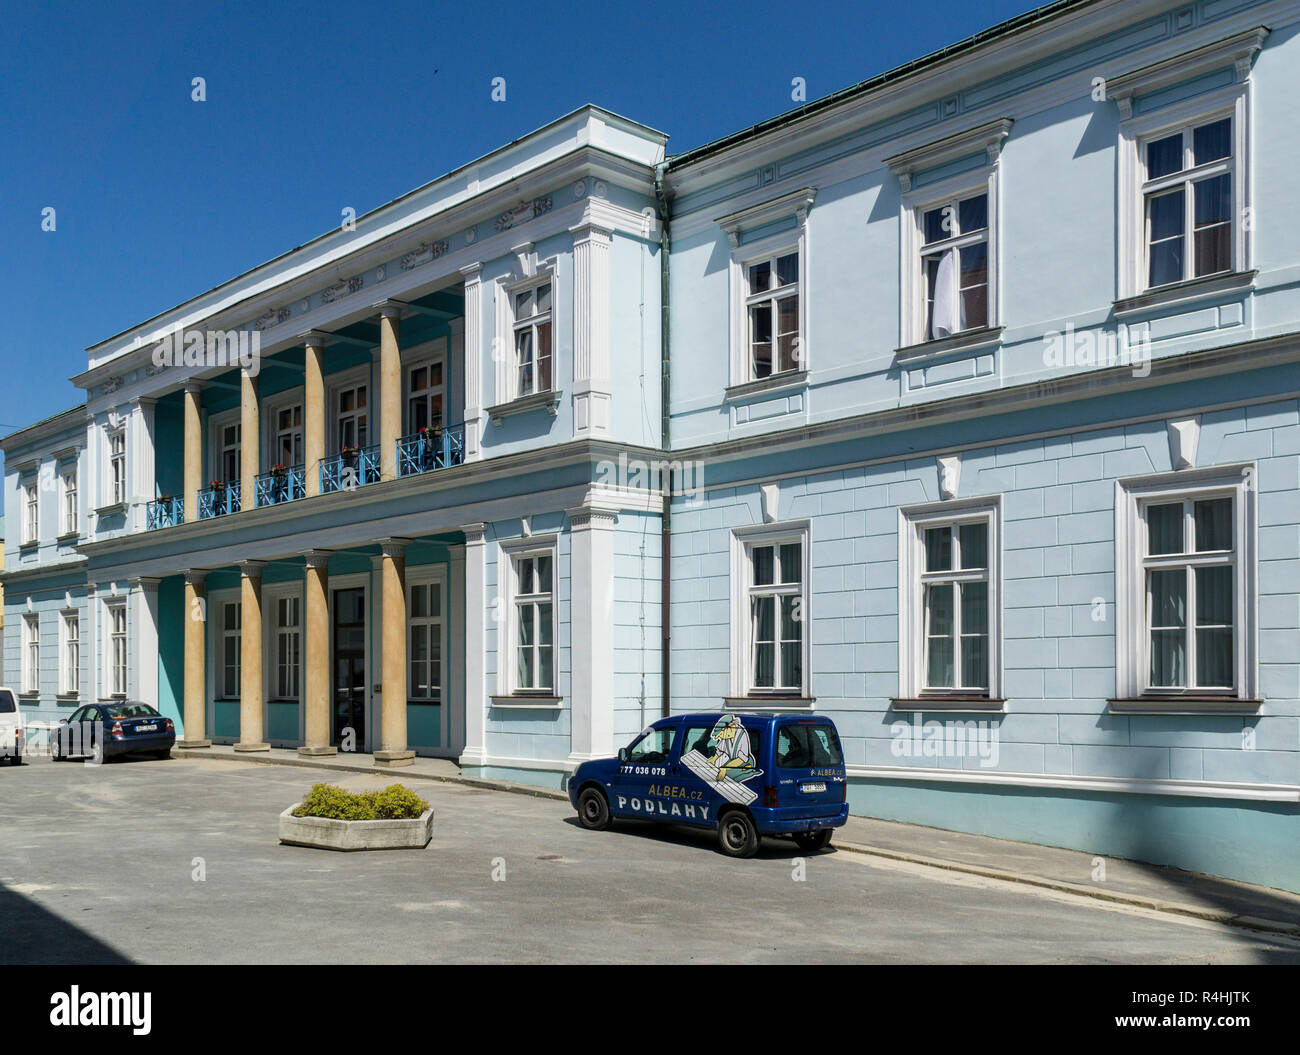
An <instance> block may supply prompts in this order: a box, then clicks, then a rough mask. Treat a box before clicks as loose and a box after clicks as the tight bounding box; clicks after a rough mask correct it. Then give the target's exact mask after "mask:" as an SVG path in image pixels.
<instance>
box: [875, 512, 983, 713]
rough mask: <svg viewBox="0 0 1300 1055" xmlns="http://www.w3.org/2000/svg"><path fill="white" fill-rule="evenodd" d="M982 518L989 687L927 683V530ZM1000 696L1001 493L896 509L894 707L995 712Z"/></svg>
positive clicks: (896, 708) (900, 708)
mask: <svg viewBox="0 0 1300 1055" xmlns="http://www.w3.org/2000/svg"><path fill="white" fill-rule="evenodd" d="M977 521H983V522H986V523H987V524H988V536H987V554H988V555H987V567H986V572H987V579H988V606H989V614H988V658H989V674H988V691H987V692H971V691H969V690H952V689H927V688H926V687H925V682H926V678H925V670H924V664H925V601H924V597H923V595H922V582H921V577H922V571H923V569H924V567H925V536H924V532H925V529H926V528H933V527H944V526H948V525H960V524H963V523H967V524H969V523H973V522H977ZM1003 702H1004V701H1003V699H1002V497H1001V496H1000V495H985V496H982V497H971V498H961V499H951V500H949V501H946V502H927V503H925V504H923V505H916V506H906V507H903V508H900V509H899V511H898V697H897V698H896V699H895V700H894V701H893V708H894V709H895V710H910V709H918V710H939V709H945V708H947V709H954V710H997V711H1000V710H1002V709H1003Z"/></svg>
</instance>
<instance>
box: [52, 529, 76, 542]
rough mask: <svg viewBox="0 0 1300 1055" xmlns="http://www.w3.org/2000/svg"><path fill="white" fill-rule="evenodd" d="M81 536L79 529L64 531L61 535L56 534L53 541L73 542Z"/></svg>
mask: <svg viewBox="0 0 1300 1055" xmlns="http://www.w3.org/2000/svg"><path fill="white" fill-rule="evenodd" d="M79 538H81V532H80V531H65V532H64V533H63V534H62V535H56V536H55V538H54V541H55V542H75V541H77V539H79Z"/></svg>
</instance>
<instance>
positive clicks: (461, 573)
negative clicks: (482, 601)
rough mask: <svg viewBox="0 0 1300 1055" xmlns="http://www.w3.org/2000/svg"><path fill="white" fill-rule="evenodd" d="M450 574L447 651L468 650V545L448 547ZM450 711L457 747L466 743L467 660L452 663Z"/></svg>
mask: <svg viewBox="0 0 1300 1055" xmlns="http://www.w3.org/2000/svg"><path fill="white" fill-rule="evenodd" d="M448 557H449V560H448V565H449V567H448V575H447V608H448V611H447V621H448V630H449V634H448V637H447V653H448V655H450V656H453V657H455V656H463V655H464V654H465V547H464V546H450V547H448ZM444 704H445V710H446V713H447V740H446V743H447V744H449V745H451V746H453V747H455V746H457V745H463V744H464V743H465V664H464V663H457V662H456V661H455V660H454V659H453V660H452V663H451V683H450V684H449V685H448V686H447V699H446V700H445V701H444Z"/></svg>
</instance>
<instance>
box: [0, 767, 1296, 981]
mask: <svg viewBox="0 0 1300 1055" xmlns="http://www.w3.org/2000/svg"><path fill="white" fill-rule="evenodd" d="M322 779H328V780H330V781H331V782H336V783H340V784H342V785H343V786H345V787H348V788H351V789H361V788H367V787H377V786H382V785H383V784H385V783H389V782H391V781H389V780H385V779H383V778H378V777H374V776H366V775H359V774H346V775H340V774H322V773H320V772H318V771H314V770H311V769H297V768H286V767H281V766H273V765H254V764H248V763H242V762H227V761H218V760H207V759H194V758H186V759H172V760H169V761H164V762H126V763H110V764H109V765H106V766H100V767H92V766H85V765H82V764H79V763H65V764H57V765H56V764H53V763H50V762H49V761H47V760H45V759H33V760H31V761H29V763H28V764H27V765H24V766H23V767H21V768H19V769H14V768H11V767H0V802H2V803H3V806H2V808H0V962H6V963H68V962H98V963H121V962H142V963H172V962H177V963H268V962H271V963H279V962H290V963H371V962H380V963H383V962H423V961H457V962H480V961H524V962H556V961H559V962H568V961H578V962H602V961H620V962H622V961H639V962H654V963H666V962H690V961H703V962H740V963H744V962H776V961H796V962H852V961H862V962H916V961H922V962H946V961H955V962H1029V963H1056V962H1091V963H1098V962H1103V963H1104V962H1122V963H1148V962H1170V963H1208V962H1215V963H1280V962H1286V963H1300V942H1297V941H1295V940H1292V939H1290V938H1286V937H1282V936H1270V935H1266V934H1261V933H1256V932H1252V931H1247V930H1242V929H1238V928H1232V927H1227V926H1223V925H1220V924H1217V923H1209V922H1206V921H1202V920H1192V919H1185V918H1179V917H1174V916H1169V915H1161V914H1157V913H1153V912H1148V911H1143V910H1135V909H1129V908H1115V907H1106V906H1105V905H1104V903H1102V902H1097V901H1092V900H1088V899H1084V898H1080V897H1076V896H1073V895H1065V894H1058V893H1053V892H1049V891H1044V890H1041V889H1035V888H1031V887H1026V886H1021V885H1017V884H1011V883H1005V882H1001V881H998V880H990V879H984V878H981V877H975V876H966V875H961V874H958V873H945V872H942V871H940V870H937V869H930V868H926V867H923V866H918V865H912V864H906V863H903V862H887V861H883V860H880V859H877V858H871V857H865V856H863V855H860V854H854V853H849V852H832V853H825V854H821V855H816V856H812V857H808V858H801V856H800V854H799V851H797V850H796V848H795V846H794V844H793V843H790V842H787V841H783V840H768V841H766V842H765V843H764V846H763V849H762V851H761V852H760V854H759V856H758V857H757V858H755V859H753V860H749V861H733V860H730V859H728V858H725V857H723V856H722V855H720V854H719V853H717V852H716V850H715V849H714V844H713V840H712V837H711V836H709V835H707V834H704V833H694V832H691V831H688V830H685V829H662V828H657V827H649V826H640V825H633V824H628V825H625V826H623V827H616V828H615V829H614V830H612V831H610V832H604V833H591V832H586V831H583V830H582V829H581V828H579V827H578V826H577V824H576V822H575V820H574V815H573V812H572V810H570V809H569V807H568V805H567V803H561V802H556V801H554V800H551V799H545V798H532V797H527V796H523V795H517V794H509V793H506V792H499V791H491V790H486V789H481V788H471V787H465V786H462V785H458V784H451V783H434V782H429V781H410V783H411V786H412V787H414V788H415V789H416V790H417V791H418V792H419V793H420V794H421V795H423V796H424V797H426V798H427V799H428V800H429V801H430V802H431V803H432V805H433V807H434V809H435V811H436V817H435V823H434V839H433V842H432V843H431V844H430V845H429V847H428V848H426V849H425V850H400V851H388V852H384V853H363V854H340V853H331V852H329V851H321V850H310V849H304V848H299V847H288V846H280V845H279V843H278V842H277V839H276V818H277V814H278V813H279V812H280V811H281V810H282V809H283V808H284V807H285V806H287V805H289V804H290V803H292V802H294V801H296V800H297V798H299V797H300V796H301V795H302V793H303V792H305V791H306V790H307V788H308V787H309V786H310V784H311V783H312V782H313V781H315V780H322ZM801 860H803V861H805V862H806V865H805V867H806V872H805V878H804V879H803V880H802V881H800V880H798V879H797V878H796V875H797V873H798V871H799V862H800V861H801Z"/></svg>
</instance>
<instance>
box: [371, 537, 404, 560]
mask: <svg viewBox="0 0 1300 1055" xmlns="http://www.w3.org/2000/svg"><path fill="white" fill-rule="evenodd" d="M378 542H379V551H380V553H382V554H383V555H384V556H385V557H404V556H406V547H407V546H408V545H410V542H411V540H410V539H409V538H381V539H379V540H378Z"/></svg>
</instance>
